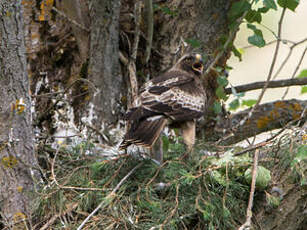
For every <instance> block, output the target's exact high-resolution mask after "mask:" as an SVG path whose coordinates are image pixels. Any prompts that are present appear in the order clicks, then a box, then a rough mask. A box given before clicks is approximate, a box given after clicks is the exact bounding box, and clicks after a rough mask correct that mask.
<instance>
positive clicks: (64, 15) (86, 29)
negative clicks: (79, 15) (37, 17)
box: [52, 7, 90, 33]
mask: <svg viewBox="0 0 307 230" xmlns="http://www.w3.org/2000/svg"><path fill="white" fill-rule="evenodd" d="M52 10H54V11H55V12H56V13H58V14H59V15H61V16H62V17H63V18H65V19H66V20H67V21H69V22H71V23H72V24H74V25H75V26H77V27H79V28H80V29H82V30H84V31H86V32H88V33H89V32H90V29H88V28H86V27H85V26H83V25H81V24H80V23H78V22H77V21H75V20H73V19H71V18H70V17H68V16H67V15H66V14H65V13H63V12H62V11H60V10H59V9H57V8H55V7H52Z"/></svg>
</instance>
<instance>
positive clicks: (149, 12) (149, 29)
mask: <svg viewBox="0 0 307 230" xmlns="http://www.w3.org/2000/svg"><path fill="white" fill-rule="evenodd" d="M145 11H146V16H147V20H146V21H147V39H146V43H147V44H146V51H145V63H148V61H149V58H150V53H151V48H152V39H153V32H154V23H153V21H154V20H153V6H152V0H145Z"/></svg>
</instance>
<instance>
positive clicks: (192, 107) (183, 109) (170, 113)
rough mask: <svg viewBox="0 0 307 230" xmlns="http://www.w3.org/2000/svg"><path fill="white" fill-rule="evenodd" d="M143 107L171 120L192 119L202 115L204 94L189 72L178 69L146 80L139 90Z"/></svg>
mask: <svg viewBox="0 0 307 230" xmlns="http://www.w3.org/2000/svg"><path fill="white" fill-rule="evenodd" d="M140 101H141V104H142V106H143V107H144V108H146V109H147V110H150V111H153V112H155V113H160V114H164V115H166V116H167V117H170V118H171V119H173V120H176V121H180V120H192V119H194V118H199V117H201V116H202V114H203V111H204V106H205V96H204V92H203V89H202V87H200V85H197V82H195V79H194V78H193V77H191V76H190V75H189V74H184V73H182V72H180V71H171V72H167V75H162V76H161V77H158V78H155V79H153V80H151V81H149V82H147V83H146V84H145V85H144V87H143V88H142V90H141V94H140Z"/></svg>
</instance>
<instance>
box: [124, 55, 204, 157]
mask: <svg viewBox="0 0 307 230" xmlns="http://www.w3.org/2000/svg"><path fill="white" fill-rule="evenodd" d="M203 69H204V65H203V61H202V58H201V55H200V54H188V55H185V56H183V57H182V58H180V59H179V61H178V62H177V63H176V64H175V65H174V66H173V67H172V68H171V69H169V70H168V71H167V72H165V73H164V74H162V75H160V76H158V77H155V78H153V79H152V80H150V81H148V82H146V83H145V85H144V86H143V87H142V88H141V89H140V92H139V95H138V97H137V99H136V100H137V101H136V103H135V104H136V106H135V107H133V108H131V109H130V110H129V111H128V112H127V114H126V119H127V120H128V128H127V132H126V134H125V136H124V140H123V142H122V143H121V145H120V147H119V148H120V149H121V150H122V149H126V148H127V147H128V146H129V145H131V144H135V145H139V146H143V147H152V146H153V144H154V143H155V141H156V140H157V138H158V137H159V135H160V133H161V131H162V130H163V128H164V127H165V125H167V124H170V125H173V126H176V127H178V126H179V127H180V128H181V129H182V136H183V140H184V143H185V144H186V146H187V150H188V152H189V151H192V148H193V145H194V142H195V122H196V119H197V118H200V117H201V116H202V115H203V114H204V110H205V107H206V106H205V105H206V93H205V90H204V89H203V86H202V83H201V79H200V77H201V75H202V74H203Z"/></svg>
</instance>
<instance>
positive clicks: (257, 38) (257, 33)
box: [247, 23, 265, 47]
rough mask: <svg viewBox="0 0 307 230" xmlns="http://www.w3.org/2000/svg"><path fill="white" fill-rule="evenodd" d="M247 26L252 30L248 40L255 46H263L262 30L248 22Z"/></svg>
mask: <svg viewBox="0 0 307 230" xmlns="http://www.w3.org/2000/svg"><path fill="white" fill-rule="evenodd" d="M247 28H249V29H251V30H252V31H253V32H254V35H252V36H249V37H248V42H249V43H250V44H252V45H254V46H257V47H263V46H265V41H264V39H263V34H262V31H261V30H259V29H257V27H256V26H255V25H253V24H249V23H248V24H247Z"/></svg>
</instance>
